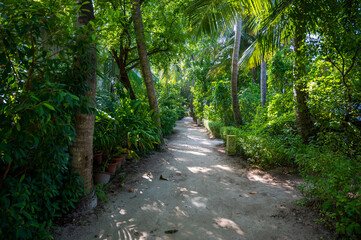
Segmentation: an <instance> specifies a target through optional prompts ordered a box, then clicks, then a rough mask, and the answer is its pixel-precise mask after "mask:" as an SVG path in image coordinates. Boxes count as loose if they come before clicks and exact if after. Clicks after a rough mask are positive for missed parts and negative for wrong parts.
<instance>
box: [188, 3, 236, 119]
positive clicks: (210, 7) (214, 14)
mask: <svg viewBox="0 0 361 240" xmlns="http://www.w3.org/2000/svg"><path fill="white" fill-rule="evenodd" d="M239 9H241V6H240V5H234V4H231V3H230V2H229V1H215V0H197V1H195V2H194V3H193V4H192V5H191V6H190V7H189V9H188V14H189V16H190V20H191V24H192V25H193V26H197V28H196V30H197V31H196V34H198V33H199V32H201V33H212V32H217V33H219V32H221V31H225V29H227V28H228V29H229V28H232V27H233V26H235V39H234V47H233V54H232V70H231V97H232V110H233V117H234V121H235V123H236V125H237V126H240V125H242V116H241V112H240V110H239V102H238V60H239V49H240V43H241V30H242V20H241V15H240V13H238V12H239Z"/></svg>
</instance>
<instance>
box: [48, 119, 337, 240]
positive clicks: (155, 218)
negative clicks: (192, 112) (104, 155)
mask: <svg viewBox="0 0 361 240" xmlns="http://www.w3.org/2000/svg"><path fill="white" fill-rule="evenodd" d="M222 143H223V142H222V141H220V140H212V139H209V137H208V135H207V133H206V131H205V129H204V128H199V127H197V126H195V125H194V124H193V123H192V122H191V119H190V118H185V119H183V120H182V121H178V122H177V126H176V128H175V134H173V135H172V136H171V137H170V139H169V141H168V144H167V147H166V151H165V152H160V153H156V154H154V155H151V156H150V157H148V158H145V159H142V160H140V161H139V163H138V164H136V165H135V164H133V165H131V167H132V168H133V169H136V171H134V173H133V174H131V175H130V176H128V177H127V181H126V183H125V186H123V187H121V186H119V184H117V183H113V184H112V186H111V196H110V201H109V202H108V203H107V204H104V206H101V207H99V208H98V209H97V210H95V211H94V212H93V213H91V214H89V215H88V216H83V222H81V223H79V224H78V225H76V224H70V225H68V226H65V227H62V228H60V229H59V230H57V232H56V234H54V237H55V239H61V240H63V239H77V240H82V239H87V240H88V239H124V240H133V239H159V240H160V239H218V240H223V239H224V240H228V239H229V240H233V239H318V238H320V237H323V239H331V236H330V234H329V233H328V232H327V231H326V230H324V229H323V228H322V227H321V226H319V225H316V224H315V223H313V221H312V217H314V216H312V214H311V213H308V212H307V211H306V210H305V209H303V208H301V207H298V206H296V205H295V203H294V200H296V199H299V198H301V195H300V193H299V192H298V191H297V190H296V189H295V186H296V185H297V184H299V182H300V181H301V180H300V179H299V178H297V177H294V176H289V175H287V176H282V175H278V176H272V175H271V174H269V173H265V172H262V171H259V170H252V169H249V168H248V166H247V164H246V163H244V162H242V161H240V160H239V157H228V156H226V155H225V153H224V148H223V147H222V146H223V145H222ZM161 175H162V176H163V177H164V178H166V179H167V180H168V181H166V180H160V176H161ZM168 230H177V232H175V233H173V234H169V233H166V231H168Z"/></svg>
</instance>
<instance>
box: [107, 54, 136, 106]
mask: <svg viewBox="0 0 361 240" xmlns="http://www.w3.org/2000/svg"><path fill="white" fill-rule="evenodd" d="M112 56H113V58H114V60H115V62H116V63H117V66H118V68H119V73H120V76H119V81H120V82H121V83H122V84H123V85H124V87H125V88H126V89H127V90H128V91H129V95H130V99H133V100H134V99H136V96H135V93H134V90H133V87H132V84H131V83H130V79H129V76H128V72H127V69H126V64H125V63H124V55H123V54H122V50H120V51H119V56H118V53H117V51H115V50H114V49H112Z"/></svg>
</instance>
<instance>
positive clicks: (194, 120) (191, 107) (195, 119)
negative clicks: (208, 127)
mask: <svg viewBox="0 0 361 240" xmlns="http://www.w3.org/2000/svg"><path fill="white" fill-rule="evenodd" d="M192 87H194V78H193V80H192ZM193 99H194V97H193V92H192V93H191V102H190V104H189V108H190V110H191V117H192V118H193V122H194V123H197V118H196V115H195V114H194V105H193Z"/></svg>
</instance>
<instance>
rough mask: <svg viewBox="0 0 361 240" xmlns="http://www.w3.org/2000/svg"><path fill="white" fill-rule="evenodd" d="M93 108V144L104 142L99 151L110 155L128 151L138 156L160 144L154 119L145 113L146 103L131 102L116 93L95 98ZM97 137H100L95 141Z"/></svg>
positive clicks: (125, 96)
mask: <svg viewBox="0 0 361 240" xmlns="http://www.w3.org/2000/svg"><path fill="white" fill-rule="evenodd" d="M97 105H98V107H99V110H98V111H97V112H98V114H97V121H96V124H95V130H94V133H96V135H95V140H96V142H95V143H97V142H101V141H103V142H106V143H107V144H106V145H103V147H106V148H107V149H103V150H105V151H108V152H109V153H113V152H114V151H116V149H117V148H128V149H133V150H135V151H136V152H137V153H138V154H142V153H146V152H149V151H152V150H154V148H155V147H156V146H158V145H159V144H160V140H159V136H160V132H159V130H158V127H157V126H158V123H157V121H156V117H157V116H153V115H152V112H149V110H148V105H147V104H146V103H144V102H141V101H140V100H131V99H130V98H129V96H128V95H124V94H123V93H122V92H121V91H120V92H119V93H118V92H117V91H116V93H115V94H112V93H108V94H106V95H103V96H98V97H97ZM98 133H100V134H99V135H98ZM97 136H100V140H99V141H98V138H97Z"/></svg>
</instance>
